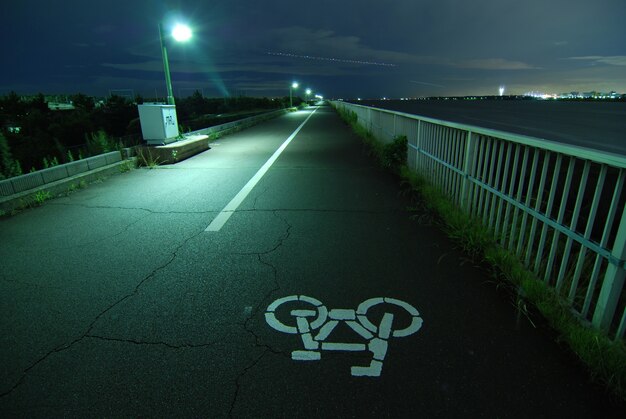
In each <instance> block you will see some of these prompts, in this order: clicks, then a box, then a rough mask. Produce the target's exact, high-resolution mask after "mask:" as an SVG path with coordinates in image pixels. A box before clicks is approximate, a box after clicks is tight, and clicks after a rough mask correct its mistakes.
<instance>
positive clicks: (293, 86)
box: [289, 81, 298, 108]
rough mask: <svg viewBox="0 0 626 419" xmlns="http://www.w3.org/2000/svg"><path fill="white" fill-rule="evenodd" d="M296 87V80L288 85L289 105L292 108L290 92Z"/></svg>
mask: <svg viewBox="0 0 626 419" xmlns="http://www.w3.org/2000/svg"><path fill="white" fill-rule="evenodd" d="M297 88H298V82H295V81H294V82H293V83H292V84H291V86H289V107H290V108H293V94H292V93H291V92H292V90H293V89H297Z"/></svg>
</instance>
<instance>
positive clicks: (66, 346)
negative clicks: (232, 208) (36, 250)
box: [0, 230, 204, 398]
mask: <svg viewBox="0 0 626 419" xmlns="http://www.w3.org/2000/svg"><path fill="white" fill-rule="evenodd" d="M203 233H204V230H200V231H199V232H197V233H195V234H193V235H191V236H190V237H188V238H187V239H185V240H183V242H182V243H181V244H180V245H178V247H177V248H176V249H174V251H173V252H172V255H171V257H170V258H169V260H168V261H166V262H165V263H164V264H162V265H160V266H158V267H156V268H155V269H153V270H152V271H151V272H150V273H149V274H148V275H146V276H145V277H144V278H143V279H142V280H141V281H139V283H138V284H137V285H135V289H134V290H133V291H132V292H131V293H130V294H127V295H125V296H123V297H122V298H120V299H118V300H117V301H116V302H114V303H113V304H111V305H110V306H109V307H107V308H106V309H104V310H103V311H101V312H100V313H99V314H98V315H96V317H95V318H94V319H93V321H92V322H91V323H90V324H89V326H88V327H87V330H86V331H85V332H84V333H83V334H82V335H81V336H79V337H77V338H76V339H74V340H73V341H71V342H70V343H64V344H61V345H59V346H57V347H56V348H54V349H52V350H50V351H48V352H47V353H46V354H45V355H43V356H42V357H41V358H39V359H38V360H36V361H35V362H34V363H32V364H31V365H30V366H28V367H27V368H26V369H25V370H24V371H23V372H22V375H21V376H20V378H19V379H18V380H17V381H16V382H15V383H14V384H13V386H12V387H11V388H10V389H8V390H7V391H4V392H2V393H0V398H3V397H5V396H8V395H9V394H11V393H12V392H13V391H14V390H15V389H16V388H17V387H19V386H20V384H22V382H23V381H24V379H25V378H26V376H27V375H28V373H29V372H30V371H31V370H32V369H33V368H35V367H36V366H37V365H39V364H40V363H41V362H43V361H45V360H46V359H47V358H48V357H49V356H50V355H52V354H55V353H58V352H62V351H64V350H66V349H69V348H71V347H72V346H73V345H74V344H76V343H78V342H80V341H81V340H83V339H85V338H87V337H92V338H93V337H96V336H95V335H90V332H91V330H92V329H93V328H94V326H95V324H96V323H97V322H98V320H100V318H101V317H102V316H104V315H105V314H106V313H107V312H109V311H110V310H112V309H113V308H115V307H116V306H118V305H119V304H121V303H122V302H124V301H126V300H127V299H129V298H131V297H134V296H135V295H137V293H138V292H139V289H140V288H141V287H142V286H143V284H145V283H146V282H147V281H148V280H149V279H151V278H152V277H154V276H155V275H156V274H157V272H159V271H161V270H163V269H165V268H167V267H168V266H169V265H170V264H171V263H172V262H173V261H174V260H175V259H176V257H177V256H178V252H179V251H180V249H181V248H183V246H185V245H186V244H187V243H188V242H189V241H190V240H192V239H193V238H195V237H197V236H199V235H201V234H203Z"/></svg>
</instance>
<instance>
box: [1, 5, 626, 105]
mask: <svg viewBox="0 0 626 419" xmlns="http://www.w3.org/2000/svg"><path fill="white" fill-rule="evenodd" d="M0 7H1V8H0V16H1V17H0V19H1V21H2V25H0V37H1V39H2V62H3V64H2V66H1V70H0V94H6V93H8V92H9V91H11V90H14V91H16V92H18V93H20V94H30V93H37V92H42V93H46V94H63V93H68V94H71V93H77V92H83V93H86V94H89V95H96V96H106V95H109V94H110V93H111V92H113V93H115V92H118V91H119V92H122V91H123V90H126V91H132V93H134V94H141V95H143V96H146V97H147V98H149V97H154V96H155V91H156V94H158V95H159V96H164V95H165V82H164V75H163V63H162V59H161V51H160V47H159V40H158V26H157V25H158V23H159V21H161V22H162V23H163V25H164V27H165V28H168V27H171V25H172V24H173V23H174V21H175V20H181V21H185V22H187V23H188V24H189V25H190V26H191V27H192V30H193V31H194V37H193V38H192V39H191V41H189V42H188V43H186V44H180V43H170V44H168V52H169V55H170V66H171V72H172V81H173V86H174V92H175V95H177V96H188V95H189V94H191V93H193V91H194V90H196V89H197V90H202V92H203V94H204V95H206V96H224V95H241V94H245V95H249V96H284V95H288V94H289V90H288V86H289V84H290V83H291V81H292V80H297V81H299V82H300V84H301V86H302V87H303V88H306V87H311V88H312V89H313V90H314V91H315V92H317V93H320V94H323V95H324V96H325V97H335V98H338V97H345V98H356V97H362V98H380V97H416V96H442V95H483V94H486V95H492V94H498V88H499V87H500V86H505V89H506V90H505V94H523V93H525V92H528V91H539V92H544V93H562V92H570V91H580V92H587V91H593V90H595V91H611V90H615V91H617V92H620V93H623V92H626V22H625V19H626V1H625V0H387V1H382V0H376V1H372V0H332V1H329V0H314V1H303V2H297V1H284V0H268V1H261V0H227V1H223V0H206V1H167V0H163V1H147V0H125V1H118V0H109V1H94V2H90V1H85V0H81V1H74V0H68V1H56V0H41V1H34V0H15V1H8V0H2V5H1V6H0Z"/></svg>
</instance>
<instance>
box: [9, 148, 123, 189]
mask: <svg viewBox="0 0 626 419" xmlns="http://www.w3.org/2000/svg"><path fill="white" fill-rule="evenodd" d="M121 160H122V154H121V153H120V152H119V151H112V152H110V153H105V154H100V155H99V156H94V157H89V158H86V159H83V160H78V161H74V162H71V163H66V164H60V165H58V166H54V167H50V168H48V169H43V170H38V171H36V172H33V173H28V174H25V175H21V176H15V177H12V178H9V179H5V180H2V181H0V196H11V195H14V194H16V193H20V192H24V191H28V190H30V189H34V188H37V187H39V186H42V185H45V184H48V183H52V182H56V181H57V180H61V179H65V178H68V177H72V176H74V175H77V174H80V173H84V172H87V171H89V170H94V169H97V168H100V167H104V166H107V165H109V164H113V163H117V162H119V161H121Z"/></svg>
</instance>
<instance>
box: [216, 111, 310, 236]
mask: <svg viewBox="0 0 626 419" xmlns="http://www.w3.org/2000/svg"><path fill="white" fill-rule="evenodd" d="M317 109H318V108H315V109H314V110H313V112H311V114H310V115H309V116H307V118H306V119H305V120H304V122H303V123H302V124H300V126H299V127H298V128H296V130H295V131H294V132H293V133H292V134H291V135H290V136H289V138H287V139H286V140H285V142H284V143H282V144H281V146H280V147H278V149H277V150H276V151H275V152H274V154H272V157H270V158H269V160H268V161H266V162H265V164H264V165H263V166H261V168H260V169H259V170H258V171H257V172H256V173H255V175H254V176H252V178H251V179H250V180H249V181H248V183H246V184H245V186H244V187H243V188H241V190H240V191H239V192H238V193H237V195H235V197H234V198H233V199H232V200H231V201H230V202H229V203H228V204H226V206H225V207H224V209H223V210H222V211H221V212H220V213H219V214H217V217H215V218H214V219H213V221H211V224H209V226H208V227H207V228H206V229H205V230H204V231H220V230H221V229H222V227H224V224H226V221H228V219H229V218H230V216H231V215H233V213H234V212H235V211H237V208H239V205H241V203H242V202H243V200H244V199H246V197H247V196H248V194H249V193H250V192H252V189H254V187H255V186H256V184H257V183H259V181H260V180H261V178H262V177H263V176H264V175H265V173H266V172H267V171H268V170H269V168H270V167H272V165H273V164H274V162H275V161H276V160H277V159H278V157H279V156H280V155H281V153H282V152H283V151H284V150H285V148H287V146H288V145H289V143H291V141H292V140H293V139H294V138H295V136H296V135H298V133H299V132H300V130H301V129H302V128H303V127H304V125H305V124H306V123H307V122H308V121H309V119H310V118H311V117H312V116H313V114H314V113H315V111H317Z"/></svg>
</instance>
